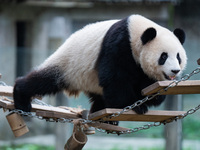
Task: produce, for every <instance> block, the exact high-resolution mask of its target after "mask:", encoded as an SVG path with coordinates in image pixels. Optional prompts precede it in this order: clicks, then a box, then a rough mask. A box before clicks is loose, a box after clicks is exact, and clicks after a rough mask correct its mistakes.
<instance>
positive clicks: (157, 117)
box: [89, 108, 185, 122]
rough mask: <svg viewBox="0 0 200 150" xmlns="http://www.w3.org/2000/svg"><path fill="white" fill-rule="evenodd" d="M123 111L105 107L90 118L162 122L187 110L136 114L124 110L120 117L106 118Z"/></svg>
mask: <svg viewBox="0 0 200 150" xmlns="http://www.w3.org/2000/svg"><path fill="white" fill-rule="evenodd" d="M119 111H122V109H110V108H107V109H103V110H100V111H97V112H95V113H92V114H90V115H89V120H99V119H102V118H103V120H105V121H143V122H161V121H164V120H167V119H170V118H173V117H176V116H178V115H181V114H184V113H185V111H158V110H150V111H148V112H147V113H146V114H144V115H139V114H136V113H135V112H134V111H129V112H124V113H123V114H121V115H120V116H118V117H114V118H111V119H109V118H106V116H109V115H111V114H113V113H116V112H119Z"/></svg>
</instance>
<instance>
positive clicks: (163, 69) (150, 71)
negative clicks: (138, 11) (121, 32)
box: [139, 27, 187, 81]
mask: <svg viewBox="0 0 200 150" xmlns="http://www.w3.org/2000/svg"><path fill="white" fill-rule="evenodd" d="M140 40H141V43H142V46H141V51H140V58H139V59H140V60H139V62H140V64H141V67H142V69H143V71H144V72H145V73H146V74H147V75H148V76H149V77H150V78H153V79H155V80H160V81H162V80H173V79H175V78H176V77H177V76H178V75H180V74H181V72H182V71H183V70H184V68H185V66H186V62H187V56H186V53H185V50H184V48H183V46H182V44H183V43H184V41H185V33H184V31H183V30H181V29H175V30H174V32H171V31H169V30H167V29H165V28H162V29H155V28H153V27H150V28H148V29H146V30H145V31H144V32H143V34H142V36H141V39H140Z"/></svg>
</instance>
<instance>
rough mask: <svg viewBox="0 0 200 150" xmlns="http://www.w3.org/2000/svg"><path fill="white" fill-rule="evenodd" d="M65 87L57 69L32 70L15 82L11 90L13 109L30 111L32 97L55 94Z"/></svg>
mask: <svg viewBox="0 0 200 150" xmlns="http://www.w3.org/2000/svg"><path fill="white" fill-rule="evenodd" d="M66 87H67V86H66V84H65V83H64V80H63V79H62V72H61V70H60V69H59V67H57V66H56V67H55V66H54V67H46V68H43V69H38V70H34V71H32V72H30V73H29V74H28V75H27V76H24V77H21V78H18V79H17V80H16V82H15V85H14V90H13V97H14V102H15V108H16V109H21V110H23V111H31V99H32V97H34V96H44V95H46V94H55V93H57V92H59V91H61V90H63V89H64V88H66Z"/></svg>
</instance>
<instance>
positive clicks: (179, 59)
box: [176, 53, 181, 64]
mask: <svg viewBox="0 0 200 150" xmlns="http://www.w3.org/2000/svg"><path fill="white" fill-rule="evenodd" d="M176 58H177V59H178V62H179V64H181V57H180V55H179V53H177V55H176Z"/></svg>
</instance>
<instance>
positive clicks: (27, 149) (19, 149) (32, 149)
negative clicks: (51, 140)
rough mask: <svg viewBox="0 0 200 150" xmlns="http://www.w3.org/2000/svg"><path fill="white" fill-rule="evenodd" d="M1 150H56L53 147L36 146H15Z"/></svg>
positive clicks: (4, 147) (3, 147)
mask: <svg viewBox="0 0 200 150" xmlns="http://www.w3.org/2000/svg"><path fill="white" fill-rule="evenodd" d="M0 149H1V150H54V149H55V147H53V146H41V145H34V144H24V145H17V146H15V145H13V146H2V147H0Z"/></svg>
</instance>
